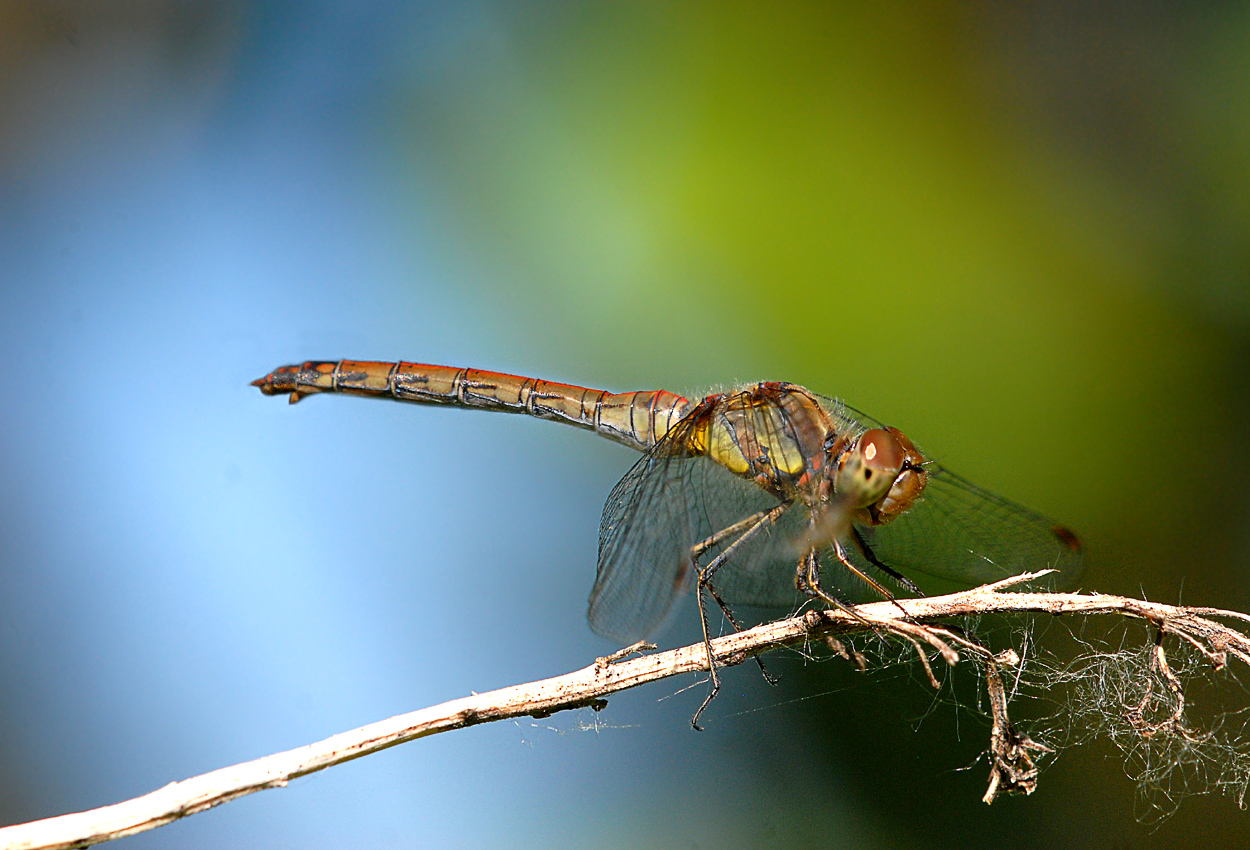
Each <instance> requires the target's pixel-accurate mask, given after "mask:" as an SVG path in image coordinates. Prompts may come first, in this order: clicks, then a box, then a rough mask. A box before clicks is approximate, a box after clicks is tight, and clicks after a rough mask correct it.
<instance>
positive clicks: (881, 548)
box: [857, 464, 1081, 584]
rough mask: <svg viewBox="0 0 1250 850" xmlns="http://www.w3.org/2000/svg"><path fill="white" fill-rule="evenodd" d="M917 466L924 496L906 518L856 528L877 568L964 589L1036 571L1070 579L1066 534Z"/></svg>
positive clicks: (1076, 568)
mask: <svg viewBox="0 0 1250 850" xmlns="http://www.w3.org/2000/svg"><path fill="white" fill-rule="evenodd" d="M925 468H926V470H928V483H927V484H926V485H925V490H924V494H923V496H922V497H921V499H920V501H918V502H917V503H916V504H914V505H912V506H911V508H909V509H908V510H907V512H906V513H904V514H902V515H901V516H899V517H898V518H897V519H895V520H894V521H893V522H891V523H889V524H888V525H882V526H877V527H868V526H857V529H858V531H859V532H860V535H861V536H862V537H863V539H864V542H865V543H866V544H867V546H868V548H869V550H870V551H871V552H872V554H873V555H874V556H876V557H877V558H878V559H880V560H881V561H882V562H883V563H885V564H887V565H888V566H890V567H893V568H894V569H896V570H898V571H899V572H901V573H904V574H907V573H910V572H917V571H918V572H922V573H927V574H928V575H932V576H936V577H938V578H943V579H948V580H951V581H956V582H961V583H971V584H983V583H986V582H991V581H997V580H999V579H1004V578H1007V577H1009V576H1013V575H1018V574H1019V573H1022V572H1026V571H1035V570H1043V569H1057V570H1059V571H1060V576H1059V581H1060V582H1062V583H1070V582H1072V581H1075V579H1076V578H1077V576H1078V575H1079V573H1080V568H1081V551H1080V544H1079V543H1078V542H1077V539H1076V537H1075V535H1073V534H1072V532H1070V531H1068V530H1067V529H1065V528H1063V527H1062V526H1060V525H1058V524H1056V523H1055V522H1054V520H1051V519H1049V518H1047V517H1045V516H1043V515H1042V514H1039V513H1036V512H1035V511H1031V510H1029V509H1028V508H1025V507H1023V506H1021V505H1017V504H1016V503H1015V502H1011V501H1008V500H1007V499H1004V498H1002V497H1001V496H996V495H994V494H993V493H991V492H989V491H988V490H983V489H981V488H980V487H977V486H976V485H975V484H972V483H971V482H969V481H968V480H966V479H964V478H962V477H960V476H958V475H956V474H954V473H953V472H951V471H950V470H948V469H945V468H943V467H941V466H939V465H937V464H929V465H927V466H926V467H925Z"/></svg>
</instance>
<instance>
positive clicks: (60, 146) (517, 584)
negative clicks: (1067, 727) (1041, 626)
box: [0, 0, 1250, 848]
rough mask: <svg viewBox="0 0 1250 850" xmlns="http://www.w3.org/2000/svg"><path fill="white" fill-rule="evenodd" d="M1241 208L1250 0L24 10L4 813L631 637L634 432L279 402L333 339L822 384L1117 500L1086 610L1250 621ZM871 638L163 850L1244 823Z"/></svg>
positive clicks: (669, 638)
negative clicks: (994, 704)
mask: <svg viewBox="0 0 1250 850" xmlns="http://www.w3.org/2000/svg"><path fill="white" fill-rule="evenodd" d="M1247 234H1250V10H1248V9H1247V8H1246V7H1245V6H1244V5H1243V4H1232V3H1229V4H1219V3H1208V4H1189V5H1184V6H1181V5H1173V4H1162V3H1145V4H1131V5H1130V4H1122V5H1119V4H1109V5H1099V6H1096V7H1090V6H1086V5H1085V4H1076V3H1072V4H1059V5H1052V4H1029V3H1022V4H1010V5H1004V4H993V3H942V2H935V3H927V4H897V5H882V6H874V7H872V8H851V9H845V8H831V7H830V6H828V5H826V4H810V5H802V4H791V5H787V6H786V7H785V8H784V9H782V8H777V7H768V8H764V7H763V6H756V5H751V4H741V5H737V4H724V3H688V4H680V5H676V4H664V3H636V2H635V3H618V4H592V5H582V4H573V3H558V2H532V3H491V2H470V3H465V4H460V5H455V6H452V5H451V4H442V3H427V4H411V3H398V2H391V3H353V4H334V3H245V2H237V3H195V2H190V3H188V2H176V3H174V2H162V0H145V1H144V2H117V3H108V4H92V3H85V2H82V3H78V2H59V3H58V2H49V3H29V2H26V3H23V2H6V3H0V357H2V358H3V359H2V362H3V363H4V373H5V375H6V381H5V384H6V390H5V392H4V395H3V397H2V398H0V434H2V439H0V500H3V510H2V511H0V824H8V823H16V822H20V821H26V820H30V819H34V818H41V817H46V816H50V815H55V814H61V813H65V812H70V811H76V810H81V809H85V808H90V807H94V806H99V805H104V804H108V803H113V802H118V801H120V800H122V799H125V798H128V797H131V796H133V795H137V794H141V793H144V792H147V791H150V790H153V789H155V788H157V787H159V786H161V785H164V784H165V783H167V782H170V781H174V780H178V779H182V778H185V777H188V776H191V775H193V774H198V773H201V772H204V771H207V770H211V769H214V768H218V767H222V766H226V765H229V764H233V763H235V762H239V761H243V760H247V759H252V758H256V757H259V756H262V755H265V754H268V753H272V752H275V751H279V750H283V749H287V748H290V747H295V746H299V745H302V744H305V743H308V742H311V741H314V740H318V739H320V738H323V737H326V736H328V735H331V734H333V733H336V732H339V731H343V730H346V729H349V728H354V727H356V726H359V725H362V724H364V723H367V722H371V721H374V720H378V719H381V718H384V717H387V716H389V715H392V714H396V713H400V712H404V711H409V710H412V709H416V708H420V707H423V706H426V705H430V704H434V703H438V702H441V701H444V700H447V699H452V698H456V697H459V696H463V695H466V694H468V693H469V692H470V691H479V692H480V691H485V690H488V689H491V688H496V687H501V686H505V685H509V684H515V683H519V682H524V681H528V680H531V679H535V678H540V677H546V676H551V675H556V674H559V673H562V672H565V671H568V670H572V669H575V668H578V667H581V666H583V665H585V664H587V663H589V662H590V661H591V660H592V659H593V658H594V657H595V656H597V655H602V654H605V653H607V652H609V651H611V650H612V649H614V648H615V647H614V646H611V645H609V644H608V643H607V642H606V641H604V640H603V639H601V638H598V637H597V636H595V635H594V634H593V633H591V632H590V630H589V628H588V627H587V625H586V622H585V600H586V595H587V593H588V591H589V589H590V586H591V583H592V581H593V578H594V562H595V549H596V543H597V533H598V522H599V513H600V510H601V507H602V504H603V500H604V498H605V497H606V495H607V493H608V491H609V490H610V489H611V487H612V485H613V483H614V482H615V481H616V479H617V478H619V477H620V475H622V474H623V473H624V471H625V470H626V469H627V468H628V467H629V465H630V464H631V463H632V460H633V457H632V456H631V454H630V452H629V451H628V450H627V449H625V448H622V447H620V446H616V445H613V444H610V443H607V442H606V441H602V440H597V439H596V438H594V436H593V435H590V434H588V433H584V432H578V431H575V430H572V429H567V428H561V427H558V426H556V425H553V424H550V423H545V422H540V421H536V420H528V419H522V418H519V417H512V418H510V417H502V416H497V415H490V414H485V413H479V412H465V411H457V410H444V409H437V408H420V407H414V406H407V405H398V404H389V405H388V404H381V403H377V402H370V401H362V400H358V399H347V398H318V399H313V400H310V401H309V402H307V403H304V404H301V405H299V406H298V407H295V408H291V407H288V406H287V405H286V404H284V403H282V400H280V399H278V400H275V399H270V398H265V397H263V396H261V395H260V393H258V392H257V391H256V390H255V389H253V388H251V387H249V386H248V382H249V381H250V380H251V379H253V378H256V377H259V376H261V375H263V374H264V373H266V372H268V371H269V370H270V369H272V368H273V367H276V366H278V365H281V364H284V363H289V362H297V361H300V360H304V359H309V358H314V359H337V358H340V357H355V358H362V359H400V358H402V359H408V360H415V361H424V362H430V363H443V364H449V365H457V366H461V365H464V366H476V367H480V368H488V369H498V370H503V371H510V372H515V373H521V374H532V375H536V376H539V377H544V378H548V379H552V380H560V381H566V382H573V383H583V384H587V385H590V386H595V387H601V388H605V389H612V390H626V389H650V388H659V387H663V388H667V389H671V390H674V391H678V392H684V393H687V394H693V393H703V392H707V391H709V390H711V389H715V388H720V387H725V386H729V385H732V384H734V383H736V382H740V381H754V380H788V381H794V382H798V383H801V384H804V385H806V386H809V387H811V388H812V389H814V390H817V391H819V392H823V393H826V394H830V395H835V394H836V395H838V396H840V397H842V398H845V399H847V400H848V401H849V402H850V403H851V404H853V405H855V406H857V407H859V408H861V409H863V410H866V411H868V412H869V413H872V414H873V415H875V416H877V417H879V418H882V419H885V420H887V421H889V422H891V423H892V424H895V425H897V426H899V427H901V428H903V429H904V430H905V431H906V432H907V433H908V434H910V435H911V436H912V437H913V438H915V439H916V441H917V442H918V443H920V444H921V445H922V446H923V447H925V448H926V449H927V450H928V452H929V453H930V454H931V455H933V456H936V457H939V458H940V459H942V460H943V461H944V462H946V463H947V464H948V465H950V466H952V467H953V468H955V469H957V470H959V471H960V472H962V473H963V474H965V475H967V476H968V477H970V478H972V479H973V480H975V481H977V482H978V483H981V484H982V485H983V486H986V487H989V488H991V489H993V490H996V491H998V492H1001V493H1003V494H1004V495H1007V496H1009V497H1011V498H1014V499H1016V500H1018V501H1021V502H1024V503H1026V504H1028V505H1030V506H1032V507H1035V508H1037V509H1039V510H1042V511H1044V512H1046V513H1049V514H1051V515H1053V516H1055V517H1057V518H1059V519H1060V520H1061V521H1063V522H1065V523H1067V524H1069V525H1071V526H1072V527H1074V528H1076V529H1077V530H1078V531H1080V532H1081V534H1082V536H1083V538H1084V540H1085V541H1086V544H1087V547H1088V561H1087V563H1088V566H1087V568H1086V572H1085V574H1084V578H1083V580H1082V586H1083V587H1084V588H1085V589H1087V590H1100V591H1108V592H1116V593H1124V594H1128V595H1145V596H1147V597H1149V598H1151V599H1155V600H1159V601H1168V602H1174V601H1178V600H1183V601H1186V602H1192V603H1195V604H1205V605H1214V606H1221V607H1226V608H1238V609H1241V610H1246V609H1247V608H1250V572H1248V569H1247V568H1248V567H1250V497H1248V495H1247V492H1246V488H1245V486H1244V484H1243V479H1244V472H1243V470H1241V468H1240V467H1241V466H1242V465H1243V464H1242V462H1241V461H1240V460H1239V459H1238V458H1239V456H1240V454H1241V453H1242V451H1243V450H1244V446H1245V445H1246V442H1245V441H1246V439H1247V438H1250V433H1248V430H1247V427H1246V422H1247V418H1246V415H1247V402H1248V397H1250V392H1248V391H1250V368H1248V366H1250V333H1248V331H1250V239H1248V238H1247ZM687 614H688V616H686V617H679V618H678V620H679V622H678V623H677V625H676V626H675V627H674V628H673V629H671V630H670V631H669V633H668V634H667V635H665V640H664V642H665V643H666V644H667V645H677V644H678V643H679V642H680V641H683V640H688V639H692V638H693V637H694V634H695V631H696V628H697V626H696V624H695V623H694V621H693V620H692V619H691V618H692V617H693V609H690V610H689V611H687ZM1056 631H1058V632H1060V633H1061V634H1060V636H1062V634H1063V633H1066V632H1065V629H1062V628H1061V629H1058V630H1056V629H1053V628H1052V629H1050V630H1048V633H1053V632H1056ZM1141 634H1142V630H1140V629H1139V630H1137V631H1131V635H1132V636H1133V637H1134V638H1139V637H1140V636H1141ZM1044 637H1045V636H1043V638H1044ZM848 668H849V665H847V664H845V663H825V664H814V665H813V664H804V663H803V662H802V659H800V658H799V657H798V656H797V655H793V654H791V655H783V656H778V657H776V658H775V660H774V669H775V671H776V672H778V673H779V674H780V675H781V677H782V682H781V684H780V686H779V687H777V688H769V687H767V686H765V685H764V684H763V683H762V682H761V681H760V677H759V675H758V672H757V671H756V670H755V669H754V668H753V667H748V666H744V667H742V668H738V669H734V670H730V671H728V672H727V673H726V674H725V679H726V682H727V687H726V689H725V693H724V695H723V696H722V697H721V698H720V699H718V700H717V701H716V702H715V703H714V704H713V705H712V707H711V709H710V710H709V713H708V714H707V715H706V716H705V722H706V724H707V731H706V732H704V733H702V734H696V733H694V732H692V731H691V730H690V726H689V720H690V716H691V714H692V712H693V710H694V708H695V707H696V706H697V705H698V702H699V700H700V699H701V698H702V696H703V693H704V690H703V686H702V685H700V684H698V683H697V682H696V681H695V680H693V679H691V680H683V681H670V682H665V683H661V684H659V685H653V686H650V687H646V688H643V689H640V690H638V691H636V692H631V693H628V694H623V695H620V696H617V697H615V698H613V699H612V700H611V701H610V704H609V706H608V708H607V709H606V710H605V711H603V712H601V713H599V714H597V715H596V714H594V713H593V712H589V711H584V712H580V713H566V714H562V715H557V716H555V717H552V718H549V719H547V720H543V721H533V722H524V723H499V724H493V725H490V726H487V727H480V728H474V729H469V730H464V731H460V732H456V733H453V734H448V735H441V736H438V737H436V738H434V739H430V740H424V741H420V742H416V743H411V744H408V745H405V746H402V747H399V748H396V749H392V750H389V751H387V752H385V753H382V754H379V755H375V756H372V757H369V758H366V759H361V760H359V761H356V762H353V763H351V764H348V765H345V766H342V767H338V768H335V769H333V770H330V771H327V772H324V773H322V774H319V775H314V776H311V777H306V778H303V779H300V780H298V781H296V782H294V783H292V784H291V786H290V787H288V788H286V789H285V790H281V791H271V792H266V793H263V794H258V795H253V796H251V797H248V798H245V799H242V800H238V801H236V802H233V803H231V804H229V805H226V806H223V807H221V808H219V809H216V810H213V811H211V812H208V813H205V814H201V815H198V816H196V817H193V818H190V819H188V820H186V821H185V822H180V823H176V824H173V825H171V826H168V827H165V828H162V829H160V830H158V831H155V832H152V833H148V834H145V835H140V836H136V837H133V838H129V839H125V840H123V841H121V842H119V843H118V845H117V846H119V847H129V848H140V847H175V848H183V847H186V848H192V847H221V846H231V847H265V848H274V847H301V848H316V847H344V846H368V847H426V846H429V847H480V846H485V845H488V844H494V845H500V846H510V847H563V846H576V847H605V848H609V847H612V848H615V847H621V848H638V847H721V848H733V847H783V846H794V845H797V844H799V843H800V842H801V843H803V844H804V845H805V846H846V845H848V844H852V845H854V846H863V847H883V848H890V847H912V846H918V845H919V846H932V847H943V846H952V847H953V846H958V847H980V846H985V847H990V846H995V847H997V846H1014V847H1028V846H1037V847H1044V846H1069V847H1079V846H1090V847H1105V846H1108V845H1112V846H1158V847H1166V846H1195V845H1197V844H1198V843H1199V842H1200V841H1201V843H1202V845H1203V846H1206V847H1211V848H1215V847H1244V846H1245V845H1246V843H1247V842H1248V841H1250V815H1248V814H1247V813H1245V812H1243V811H1241V810H1239V809H1238V807H1237V804H1236V801H1235V800H1234V799H1232V798H1229V797H1222V796H1219V795H1218V794H1214V795H1209V796H1198V797H1193V798H1191V799H1187V800H1185V801H1184V802H1183V803H1182V804H1181V806H1180V809H1179V811H1178V813H1177V814H1176V815H1175V816H1174V817H1173V818H1172V819H1170V820H1168V821H1166V822H1164V823H1163V824H1162V825H1161V826H1159V827H1153V826H1152V827H1145V826H1142V825H1139V824H1138V823H1137V822H1136V820H1135V817H1136V816H1137V815H1140V814H1142V809H1141V804H1140V803H1139V802H1137V798H1136V794H1135V790H1134V785H1133V783H1132V782H1131V781H1129V779H1127V778H1126V776H1125V771H1124V767H1123V761H1122V759H1121V758H1120V756H1119V755H1118V753H1116V752H1115V751H1114V749H1113V748H1111V747H1110V746H1107V745H1105V744H1100V743H1093V744H1088V745H1085V746H1080V747H1073V748H1070V749H1067V750H1065V751H1064V752H1063V753H1062V755H1061V757H1060V758H1059V759H1057V760H1054V761H1053V762H1052V763H1051V764H1050V766H1049V767H1048V768H1047V770H1046V771H1045V773H1044V774H1043V775H1042V780H1041V785H1040V788H1039V790H1038V792H1037V793H1036V794H1034V795H1033V796H1032V797H1030V798H1027V799H1025V798H1010V799H1001V800H1000V801H999V802H997V803H996V804H995V805H994V806H992V807H986V806H985V805H984V804H983V803H982V802H981V801H980V797H981V794H982V793H983V791H984V788H985V780H986V775H987V768H986V765H985V763H984V762H983V761H980V762H978V761H976V759H977V756H978V754H979V753H980V752H981V750H982V749H983V748H984V747H985V744H986V740H987V738H986V729H985V728H984V724H983V723H982V722H981V721H979V720H978V719H977V718H976V717H975V716H974V715H972V714H970V713H968V712H960V711H957V710H956V709H955V708H953V707H952V705H951V702H950V701H951V699H952V698H951V697H950V696H949V695H944V696H943V697H942V698H940V699H939V700H937V701H935V698H934V695H933V693H932V692H931V690H929V689H928V688H927V687H926V686H925V685H923V684H921V683H920V682H919V681H918V679H917V677H916V676H915V675H914V671H912V672H906V671H904V672H902V673H900V674H897V675H888V674H887V675H878V676H863V675H857V674H855V673H854V672H852V671H851V670H849V669H848ZM1246 676H1247V672H1246V671H1245V670H1235V671H1232V674H1231V675H1230V676H1228V677H1227V678H1229V680H1230V681H1229V686H1230V687H1232V688H1234V689H1235V688H1237V687H1240V686H1239V685H1238V684H1237V683H1236V681H1235V679H1236V677H1240V679H1241V680H1243V681H1244V680H1246ZM955 680H956V684H955V691H954V694H955V698H958V699H960V700H962V701H965V702H970V701H974V700H975V681H974V677H973V676H972V675H970V674H965V675H964V676H963V677H962V678H961V677H960V676H956V677H955ZM688 686H693V687H689V689H686V688H687V687H688ZM961 689H962V690H961ZM964 768H969V769H964Z"/></svg>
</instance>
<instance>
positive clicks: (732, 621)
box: [704, 584, 778, 687]
mask: <svg viewBox="0 0 1250 850" xmlns="http://www.w3.org/2000/svg"><path fill="white" fill-rule="evenodd" d="M704 587H705V588H706V589H707V592H708V593H709V594H711V596H712V599H714V600H716V604H717V605H719V606H720V610H721V613H722V614H724V615H725V619H726V620H728V621H729V625H731V626H733V628H734V631H735V632H740V631H743V628H744V627H743V625H742V623H739V622H738V618H737V617H735V616H734V612H733V611H732V610H731V609H730V608H729V606H728V605H727V604H726V603H725V600H724V599H721V598H720V594H719V593H717V592H716V588H714V587H712V585H710V584H705V585H704ZM755 663H756V664H758V665H759V668H760V673H762V674H763V676H764V681H765V682H767V683H768V684H770V685H773V686H774V687H775V686H776V685H777V684H778V679H777V677H776V676H774V675H773V674H772V673H769V672H768V668H767V667H765V666H764V658H763V656H760V655H756V656H755Z"/></svg>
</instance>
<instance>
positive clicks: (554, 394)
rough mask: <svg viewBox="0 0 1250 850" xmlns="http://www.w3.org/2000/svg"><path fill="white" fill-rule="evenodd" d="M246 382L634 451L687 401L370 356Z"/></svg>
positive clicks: (660, 432)
mask: <svg viewBox="0 0 1250 850" xmlns="http://www.w3.org/2000/svg"><path fill="white" fill-rule="evenodd" d="M252 385H253V386H257V387H260V390H261V392H263V393H265V394H266V395H280V394H283V393H289V394H290V396H291V403H292V404H294V403H295V402H297V401H299V400H300V399H301V398H303V397H304V396H306V395H311V394H312V393H326V392H331V393H332V392H338V393H348V394H351V395H365V396H379V397H383V398H394V399H398V400H400V401H412V402H418V403H424V404H451V405H457V406H460V407H480V408H484V409H486V410H499V411H503V412H507V413H527V414H529V415H530V416H537V417H538V418H540V419H554V420H556V421H559V422H567V423H569V424H570V425H577V426H579V427H582V428H589V429H591V430H593V431H595V432H596V433H598V434H601V435H602V436H604V437H607V438H608V439H610V440H615V441H616V442H618V443H624V444H625V445H627V446H630V447H632V448H635V449H640V450H642V449H647V448H649V447H651V446H653V445H655V443H656V441H658V440H659V439H660V438H661V437H663V436H664V434H666V433H667V432H668V429H669V428H671V427H672V426H673V425H675V424H676V423H677V421H678V420H680V419H681V418H682V416H684V415H685V413H686V409H687V407H688V406H689V402H688V401H687V400H686V399H685V398H683V397H682V396H679V395H676V394H674V393H670V392H666V391H664V390H644V391H640V392H632V393H609V392H607V391H605V390H592V389H589V388H587V387H578V386H573V385H571V384H557V383H553V382H551V381H541V380H539V379H537V378H525V377H521V376H519V375H506V374H504V373H502V372H488V371H483V370H480V369H456V368H453V367H449V366H432V365H428V364H424V363H402V362H401V363H387V362H380V361H372V360H339V361H337V362H335V361H328V360H310V361H308V362H306V363H301V364H299V365H291V366H282V367H280V368H278V369H275V370H274V371H272V372H270V373H269V374H268V375H266V376H265V377H263V378H258V379H257V380H255V381H253V382H252Z"/></svg>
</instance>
